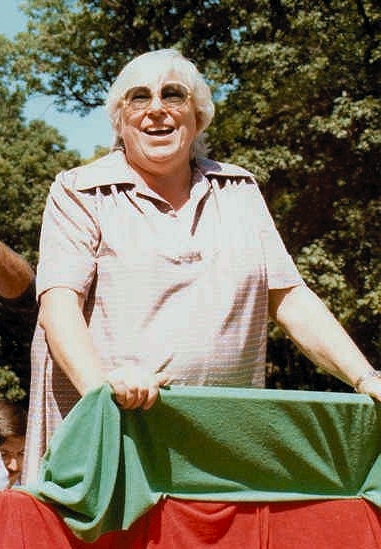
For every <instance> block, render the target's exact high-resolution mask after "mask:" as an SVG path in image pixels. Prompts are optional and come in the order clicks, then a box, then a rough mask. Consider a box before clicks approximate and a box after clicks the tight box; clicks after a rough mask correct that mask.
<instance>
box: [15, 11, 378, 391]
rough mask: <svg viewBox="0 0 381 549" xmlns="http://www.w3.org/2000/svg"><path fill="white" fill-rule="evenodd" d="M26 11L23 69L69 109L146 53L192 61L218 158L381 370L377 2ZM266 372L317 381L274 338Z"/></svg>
mask: <svg viewBox="0 0 381 549" xmlns="http://www.w3.org/2000/svg"><path fill="white" fill-rule="evenodd" d="M26 13H27V14H28V16H29V25H28V32H27V33H26V34H23V35H22V36H20V37H19V41H18V44H19V46H18V48H19V50H18V57H17V63H15V65H14V70H16V71H18V74H24V78H25V82H26V85H27V88H28V89H40V90H42V89H43V90H44V91H45V92H46V93H50V94H52V95H54V96H55V97H56V98H57V101H58V103H59V105H60V106H61V108H72V109H77V110H79V111H80V112H85V111H86V110H87V109H89V108H92V107H94V106H97V105H99V104H100V103H102V102H103V100H104V96H105V90H106V88H108V86H109V84H110V83H111V81H112V80H113V79H114V77H115V76H116V74H117V72H118V71H119V70H120V68H121V67H122V66H123V65H124V64H125V62H126V61H127V60H129V59H130V58H131V57H133V56H134V55H136V54H138V53H141V52H143V51H146V50H148V49H153V48H160V47H178V48H181V49H182V51H183V53H184V54H185V55H187V56H188V57H191V58H192V59H194V60H195V61H196V62H197V65H198V66H199V67H200V68H201V70H203V71H204V72H205V75H206V77H207V79H208V81H209V82H210V83H211V85H212V88H213V90H214V93H215V98H216V101H217V114H216V118H215V122H214V124H213V126H212V128H211V129H210V131H209V142H210V145H211V155H212V156H214V157H216V158H219V159H223V160H228V161H232V162H236V163H238V164H240V165H243V166H245V167H247V168H248V169H250V170H251V171H253V172H254V174H255V175H256V177H257V179H258V182H259V184H260V185H261V187H262V190H263V192H264V194H265V196H266V198H267V201H268V204H269V206H270V209H271V211H272V213H273V215H274V217H275V219H276V221H277V224H278V226H279V228H280V231H281V233H282V235H283V237H284V239H285V241H286V243H287V246H288V248H289V249H290V251H291V253H292V254H293V256H294V257H295V258H296V260H297V262H298V265H299V267H300V269H301V271H302V273H303V275H304V276H305V278H306V280H307V281H308V283H309V284H310V285H311V286H312V287H313V288H314V289H315V290H317V292H318V293H319V295H321V296H322V297H323V299H324V300H325V301H326V302H327V303H328V304H329V306H330V307H331V308H332V309H333V311H334V313H335V314H336V316H338V317H339V318H340V320H341V321H342V322H343V324H344V325H345V327H346V328H347V329H348V331H349V332H350V333H351V335H352V336H353V337H354V339H355V340H356V341H357V343H358V344H359V345H360V347H361V348H362V349H363V350H364V351H365V353H366V354H367V356H369V358H370V359H371V360H372V361H373V363H374V365H375V366H376V367H377V366H378V367H380V366H381V363H380V345H381V343H380V320H381V319H380V314H381V313H380V311H381V307H380V303H381V274H380V253H381V252H380V244H379V234H380V221H379V219H380V216H379V213H380V190H379V189H380V186H379V180H380V171H381V170H380V158H381V156H380V145H381V130H380V128H381V124H380V121H381V116H380V115H381V98H380V90H381V85H380V84H381V81H380V79H381V46H380V37H381V6H380V2H379V1H377V0H316V1H313V2H312V1H309V0H258V1H257V2H255V3H253V2H249V1H247V0H243V1H241V2H239V3H238V4H237V3H232V2H231V1H230V0H229V1H228V0H203V1H201V0H197V1H191V0H184V1H182V2H179V1H176V0H134V1H131V2H127V3H126V2H124V1H123V0H92V1H84V0H77V1H76V2H74V0H29V1H28V2H27V3H26ZM26 68H27V70H25V69H26ZM269 364H270V374H269V383H270V384H272V385H279V384H280V385H281V386H291V387H294V386H303V387H312V388H313V387H316V386H317V384H318V383H320V381H317V378H316V377H315V370H312V368H311V367H310V364H309V363H308V362H307V361H306V360H305V359H303V358H302V357H301V356H300V355H299V354H298V353H297V352H296V351H295V349H294V348H293V347H292V346H291V345H290V342H289V341H288V340H287V339H285V338H284V337H283V336H282V337H281V336H280V335H279V332H278V331H277V330H275V329H272V331H271V344H270V346H269ZM290 364H292V368H290V367H289V365H290ZM279 366H281V368H279ZM302 368H303V372H307V377H306V374H303V376H304V379H303V378H302V374H301V371H302ZM291 370H292V373H291ZM280 371H282V376H283V377H282V376H280V374H279V372H280ZM312 371H313V372H314V373H313V374H312ZM284 374H286V375H284ZM324 383H326V384H327V385H328V386H331V387H334V388H338V387H339V386H338V385H336V384H335V383H336V382H333V381H328V380H327V379H324Z"/></svg>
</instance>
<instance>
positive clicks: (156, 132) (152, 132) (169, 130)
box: [146, 128, 173, 135]
mask: <svg viewBox="0 0 381 549" xmlns="http://www.w3.org/2000/svg"><path fill="white" fill-rule="evenodd" d="M172 131H173V130H172V128H167V129H164V130H147V131H146V133H148V134H149V135H167V134H169V133H172Z"/></svg>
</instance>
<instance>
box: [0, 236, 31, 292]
mask: <svg viewBox="0 0 381 549" xmlns="http://www.w3.org/2000/svg"><path fill="white" fill-rule="evenodd" d="M33 280H34V272H33V270H32V268H31V267H30V265H29V264H28V262H27V261H26V260H25V259H24V258H23V257H21V256H20V255H19V254H17V253H16V252H14V251H13V250H12V249H11V248H9V247H8V246H7V245H6V244H4V243H3V242H1V241H0V295H1V297H3V298H5V299H15V298H17V297H19V296H21V295H22V294H23V293H24V292H25V291H26V289H27V288H28V287H29V286H30V285H31V284H32V283H33Z"/></svg>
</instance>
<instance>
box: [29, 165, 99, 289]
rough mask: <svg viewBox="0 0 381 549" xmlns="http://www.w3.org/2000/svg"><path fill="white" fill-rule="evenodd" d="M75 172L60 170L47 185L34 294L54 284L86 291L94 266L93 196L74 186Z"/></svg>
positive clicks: (96, 237) (95, 227) (96, 226)
mask: <svg viewBox="0 0 381 549" xmlns="http://www.w3.org/2000/svg"><path fill="white" fill-rule="evenodd" d="M75 179H76V176H75V172H74V171H73V172H63V173H61V174H60V175H58V176H57V178H56V180H55V182H54V183H53V185H52V186H51V189H50V192H49V195H48V198H47V202H46V206H45V210H44V215H43V221H42V229H41V238H40V252H39V264H38V267H37V277H36V294H37V298H39V297H40V296H41V294H42V293H43V292H45V291H46V290H49V289H51V288H55V287H66V288H70V289H72V290H74V291H76V292H77V293H79V294H80V295H85V296H86V295H87V293H88V291H89V288H90V286H91V283H92V280H93V277H94V274H95V270H96V252H97V247H98V241H99V224H98V222H97V216H96V204H95V201H96V196H95V193H94V192H92V191H77V190H76V189H75Z"/></svg>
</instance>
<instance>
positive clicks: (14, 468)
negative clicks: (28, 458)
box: [6, 458, 20, 473]
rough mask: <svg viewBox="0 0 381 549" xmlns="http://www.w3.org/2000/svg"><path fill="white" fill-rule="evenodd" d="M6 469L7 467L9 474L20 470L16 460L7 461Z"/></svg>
mask: <svg viewBox="0 0 381 549" xmlns="http://www.w3.org/2000/svg"><path fill="white" fill-rule="evenodd" d="M6 467H7V469H8V471H9V472H11V473H17V471H19V470H20V466H19V462H18V460H17V459H16V458H11V459H10V460H9V461H8V463H7V465H6Z"/></svg>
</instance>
